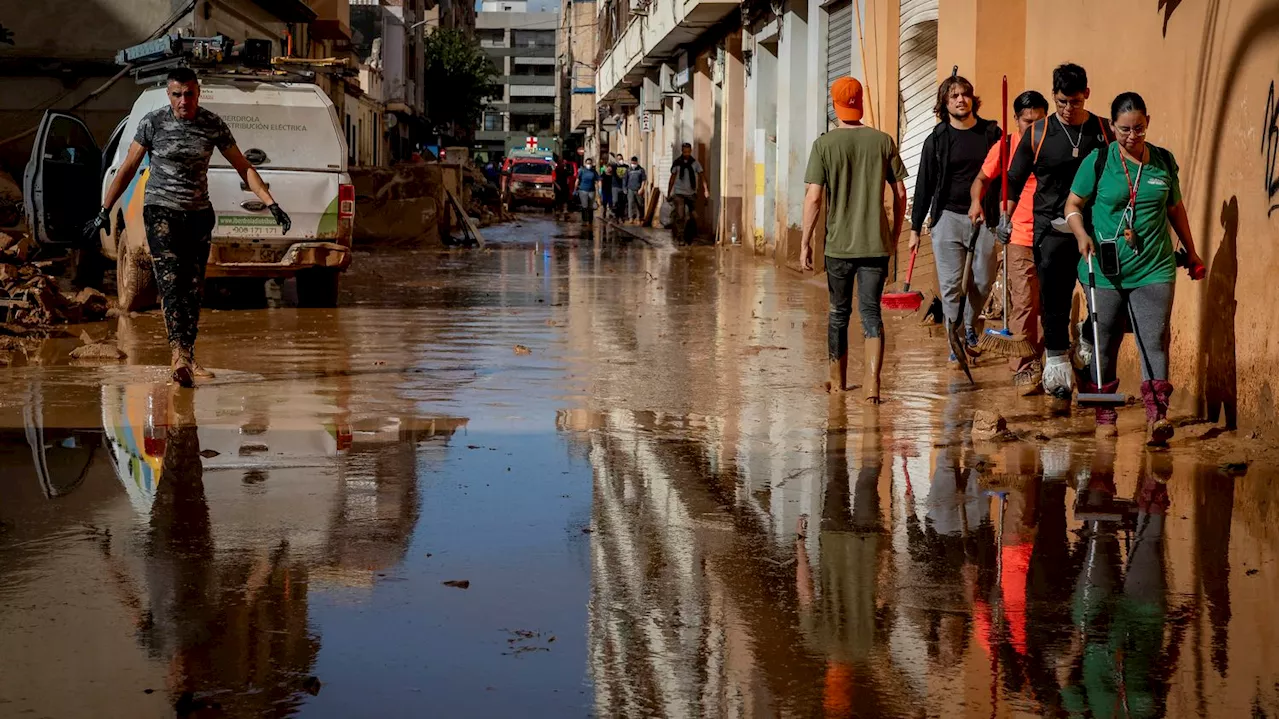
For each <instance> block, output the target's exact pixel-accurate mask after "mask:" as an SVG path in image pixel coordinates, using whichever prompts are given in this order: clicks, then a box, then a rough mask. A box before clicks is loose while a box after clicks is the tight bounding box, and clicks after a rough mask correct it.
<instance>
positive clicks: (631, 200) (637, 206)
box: [627, 190, 644, 220]
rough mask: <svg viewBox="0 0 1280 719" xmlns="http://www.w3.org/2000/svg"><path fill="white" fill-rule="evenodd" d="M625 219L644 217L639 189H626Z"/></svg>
mask: <svg viewBox="0 0 1280 719" xmlns="http://www.w3.org/2000/svg"><path fill="white" fill-rule="evenodd" d="M627 219H630V220H643V219H644V203H643V202H641V201H640V191H639V190H627Z"/></svg>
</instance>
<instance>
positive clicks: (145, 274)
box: [116, 233, 158, 312]
mask: <svg viewBox="0 0 1280 719" xmlns="http://www.w3.org/2000/svg"><path fill="white" fill-rule="evenodd" d="M157 299H158V298H157V295H156V278H155V274H154V272H153V271H152V269H151V256H150V255H148V254H146V253H144V252H141V251H139V250H135V249H133V248H131V247H129V243H128V241H126V239H125V236H124V234H123V233H121V235H120V242H119V244H117V245H116V302H117V303H118V304H119V305H120V310H121V311H122V312H138V311H140V310H144V309H147V308H148V307H151V306H153V305H154V304H155V303H156V300H157Z"/></svg>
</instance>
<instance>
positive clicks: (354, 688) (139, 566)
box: [0, 215, 1280, 718]
mask: <svg viewBox="0 0 1280 719" xmlns="http://www.w3.org/2000/svg"><path fill="white" fill-rule="evenodd" d="M485 236H486V239H488V240H489V242H490V244H489V247H488V249H485V250H482V251H474V250H472V251H463V250H457V251H416V252H415V251H405V250H385V251H384V250H379V251H377V252H375V253H372V254H371V253H360V254H359V255H358V257H357V259H356V262H355V265H354V266H353V269H352V271H351V272H350V273H349V275H348V276H347V278H346V279H345V280H344V282H345V284H344V289H343V293H342V308H341V309H340V310H336V311H334V310H299V309H290V308H288V307H281V308H274V309H255V310H225V311H218V312H208V311H206V314H205V316H204V319H203V323H202V327H201V335H200V341H199V345H198V354H199V356H200V357H201V359H202V361H203V362H204V363H205V364H206V365H208V366H210V367H212V368H215V369H217V370H220V371H219V372H218V378H217V379H216V380H213V381H211V382H208V383H205V384H202V385H201V386H199V387H198V388H197V389H196V390H195V391H194V392H181V391H178V392H174V391H170V390H169V389H168V388H167V387H166V386H165V385H164V384H163V383H162V379H163V377H164V369H163V367H162V366H161V365H162V364H163V363H164V362H165V361H166V360H167V348H166V346H165V345H164V343H163V338H162V334H163V332H162V325H161V319H160V317H159V315H158V314H155V313H151V314H147V315H143V316H140V317H137V318H133V319H128V318H123V319H121V320H120V321H119V324H118V326H117V325H116V324H114V323H113V324H111V325H99V326H96V327H91V328H89V330H90V332H91V333H96V334H97V335H101V334H104V333H107V332H114V333H117V334H118V338H119V342H120V345H121V347H122V348H123V349H124V350H125V351H126V352H128V353H129V360H128V361H127V362H126V363H124V364H122V365H119V366H116V365H112V366H71V365H69V364H68V360H66V359H65V357H66V353H67V352H68V351H69V350H70V349H71V348H72V347H74V346H75V345H76V344H77V342H76V340H73V339H62V340H59V339H53V340H48V341H46V342H45V343H44V344H43V345H41V346H40V347H38V348H36V349H35V350H34V351H32V352H31V353H30V355H26V356H18V357H16V358H15V362H14V366H12V367H10V368H7V369H0V637H3V640H2V641H0V716H37V717H45V716H48V717H81V716H102V717H106V716H113V717H114V716H119V717H167V716H175V715H177V716H193V717H194V716H229V717H262V716H291V715H295V714H298V715H303V716H319V717H364V716H368V717H373V716H377V717H402V716H403V717H420V716H447V717H461V716H468V717H497V716H547V717H570V716H599V717H702V716H760V717H767V716H785V717H818V716H822V717H912V718H915V717H1030V716H1079V717H1157V716H1168V717H1193V716H1209V717H1248V716H1252V717H1276V716H1277V655H1276V646H1277V644H1278V641H1280V638H1278V637H1277V618H1276V617H1277V606H1278V605H1277V584H1278V580H1280V576H1278V575H1277V567H1276V554H1277V513H1276V502H1277V499H1276V498H1277V485H1276V477H1277V467H1276V460H1275V448H1274V447H1266V446H1262V445H1261V444H1260V443H1259V442H1257V441H1252V442H1251V441H1249V440H1247V439H1244V438H1237V437H1235V436H1234V433H1225V434H1224V433H1221V432H1219V431H1217V430H1212V429H1211V428H1210V427H1209V426H1208V425H1200V424H1196V423H1193V422H1189V421H1188V422H1184V423H1183V425H1184V426H1182V427H1180V429H1179V436H1178V437H1177V438H1176V439H1175V441H1174V443H1173V446H1172V448H1171V449H1170V450H1168V451H1161V452H1154V451H1148V450H1147V449H1146V448H1145V447H1144V446H1143V445H1142V443H1141V436H1140V431H1141V428H1140V423H1141V422H1142V418H1141V416H1140V414H1141V410H1140V408H1137V407H1131V408H1129V409H1127V410H1123V411H1122V412H1121V415H1122V417H1121V430H1122V434H1121V436H1120V437H1119V439H1116V440H1103V441H1097V440H1095V439H1094V438H1093V434H1092V421H1091V418H1090V417H1088V416H1085V415H1083V414H1079V415H1078V416H1075V417H1072V418H1066V419H1047V412H1046V407H1045V404H1044V399H1043V398H1026V399H1024V398H1020V397H1016V396H1015V395H1014V394H1013V392H1012V391H1011V389H1010V388H1009V387H1008V386H1007V374H1006V373H1005V371H1004V370H1003V369H1002V367H1000V366H999V364H1000V363H996V362H986V363H984V364H983V365H982V366H980V367H979V368H978V370H977V371H976V372H975V376H976V378H977V379H978V386H977V387H976V388H970V387H969V386H968V384H967V382H965V381H964V380H963V379H962V377H960V376H959V375H957V374H956V373H954V372H953V371H951V370H948V369H947V367H946V366H945V362H944V359H945V356H946V348H945V340H944V339H943V338H942V337H941V336H940V335H939V334H938V333H937V332H936V330H935V331H933V332H930V329H929V328H925V327H921V326H919V325H918V324H917V323H916V320H915V319H912V318H904V317H890V318H888V319H887V325H888V333H889V343H888V347H889V349H888V359H887V369H886V377H885V396H886V398H887V400H888V401H887V402H886V403H885V404H884V405H883V406H881V407H880V408H878V409H876V408H871V407H867V406H864V405H863V404H862V403H861V402H860V400H859V393H858V392H857V391H854V392H851V393H849V394H848V395H847V396H845V397H840V398H834V399H833V398H828V397H827V396H826V395H825V394H823V393H822V392H821V391H820V387H821V382H822V380H823V379H824V374H825V322H826V318H825V310H826V308H825V301H826V300H825V288H824V287H822V286H820V285H819V284H816V283H814V282H812V281H808V282H806V281H802V280H800V279H798V278H797V277H796V276H794V275H789V274H787V273H786V272H785V271H778V270H776V269H775V268H773V267H772V266H770V265H769V264H767V263H765V262H760V261H756V260H753V259H752V258H751V257H749V256H748V255H747V253H746V252H744V251H743V250H741V249H717V248H712V247H697V248H681V249H678V250H677V249H675V248H672V247H670V246H669V245H666V244H665V243H657V244H656V245H655V244H648V243H645V242H641V241H639V240H637V239H633V238H629V237H626V236H624V235H615V234H613V233H612V232H606V231H602V230H599V229H597V231H596V233H595V235H594V236H588V235H586V234H585V233H584V232H582V231H581V230H580V228H579V227H577V225H576V224H566V225H556V224H553V223H551V222H549V221H547V220H545V219H543V218H542V217H538V216H533V215H527V216H523V217H522V218H521V220H520V222H518V223H516V224H512V225H507V226H504V227H500V228H488V229H486V230H485ZM931 335H933V336H931ZM517 346H519V347H517ZM526 350H527V351H526ZM851 354H853V355H854V356H861V352H860V348H855V350H854V351H853V352H851ZM853 364H855V366H856V365H857V363H853ZM851 374H852V375H853V376H855V377H856V376H857V374H858V373H857V371H853V372H851ZM976 408H985V409H998V410H1000V411H1001V412H1003V413H1004V415H1005V416H1006V417H1007V418H1009V421H1010V425H1011V429H1013V430H1014V431H1015V432H1016V433H1017V436H1018V439H1016V440H1014V441H1005V442H1000V443H996V442H981V441H975V440H973V439H972V438H971V437H970V435H969V422H970V420H971V417H972V413H973V410H974V409H976ZM1175 409H1176V407H1175ZM446 582H450V583H452V584H453V585H452V586H450V585H447V584H445V583H446Z"/></svg>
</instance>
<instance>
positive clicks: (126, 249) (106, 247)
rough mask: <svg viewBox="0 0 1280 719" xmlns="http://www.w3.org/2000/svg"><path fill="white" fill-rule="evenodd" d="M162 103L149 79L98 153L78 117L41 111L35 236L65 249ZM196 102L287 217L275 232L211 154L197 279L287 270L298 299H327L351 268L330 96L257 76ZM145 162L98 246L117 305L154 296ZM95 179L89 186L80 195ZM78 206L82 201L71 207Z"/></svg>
mask: <svg viewBox="0 0 1280 719" xmlns="http://www.w3.org/2000/svg"><path fill="white" fill-rule="evenodd" d="M168 104H169V101H168V99H167V98H166V96H165V88H164V87H163V86H157V87H151V88H148V89H147V90H145V91H143V93H142V96H141V97H139V98H138V100H137V101H136V102H135V103H134V105H133V110H132V112H130V113H129V117H127V118H126V119H124V120H123V121H122V122H121V123H120V124H119V125H118V126H117V127H116V129H115V131H114V132H112V134H111V138H110V140H109V141H108V142H107V146H106V148H105V149H104V150H103V151H101V153H99V150H98V148H97V146H96V144H95V143H94V142H93V137H92V135H91V134H90V133H89V131H88V129H87V128H86V127H85V126H84V124H83V123H82V122H81V121H80V120H79V118H77V117H75V116H73V115H68V114H65V113H59V112H54V111H49V112H47V113H46V114H45V117H44V120H43V121H42V122H41V125H40V129H39V131H38V134H37V136H36V142H35V146H34V147H33V148H32V159H31V162H30V163H29V164H28V166H27V173H26V177H25V178H24V185H25V187H24V190H25V197H26V198H27V200H26V202H27V216H28V218H30V221H31V224H32V231H33V234H34V235H35V238H36V240H37V241H38V242H40V243H41V244H52V245H69V246H74V244H76V242H77V241H78V233H79V227H82V226H83V224H84V222H86V221H87V220H88V219H90V218H91V217H92V216H93V214H94V213H95V212H96V211H97V207H96V206H95V205H94V202H95V201H97V202H101V198H102V197H103V196H104V195H105V194H106V188H107V186H108V185H109V184H110V182H111V181H112V179H113V178H114V177H115V173H116V172H117V170H118V169H119V167H120V165H121V163H123V162H124V158H125V155H126V154H127V153H128V149H129V145H130V143H131V142H132V141H133V136H134V134H135V133H136V132H137V128H138V122H139V121H140V120H141V119H142V117H143V116H144V115H146V114H147V113H149V112H151V111H152V110H155V109H158V108H162V107H167V106H168ZM200 105H201V106H202V107H205V108H208V109H209V110H212V111H213V112H215V113H217V114H218V115H219V116H221V117H222V119H223V120H224V121H225V122H226V123H227V125H228V126H229V127H230V128H231V133H232V135H234V137H235V140H236V145H237V146H239V148H240V150H241V151H242V152H243V153H244V156H245V158H246V159H248V160H249V162H250V163H251V164H252V165H253V166H254V167H256V168H257V170H258V173H259V174H260V175H262V179H263V180H264V181H265V182H266V183H267V185H268V187H269V188H270V190H271V194H272V196H273V197H274V198H275V199H276V201H277V202H279V203H280V206H281V207H283V208H284V209H285V211H286V212H288V213H289V217H290V218H292V220H293V228H292V229H291V230H290V231H289V234H288V235H287V236H286V235H283V234H282V233H281V229H280V227H279V226H278V225H276V223H275V221H274V220H273V219H272V217H271V213H270V212H269V211H268V210H267V208H266V206H265V205H263V203H262V202H261V201H260V200H258V198H257V197H256V196H254V194H253V193H252V192H250V191H249V187H248V185H247V184H245V183H244V182H242V181H241V180H240V176H239V175H238V174H237V173H236V171H235V170H234V169H233V168H232V167H231V166H230V164H228V163H227V161H226V159H225V158H223V157H222V155H221V154H220V153H218V152H214V153H213V159H212V161H211V163H210V167H209V198H210V200H211V201H212V203H213V209H214V212H215V213H216V215H217V223H216V225H215V226H214V229H213V247H212V249H211V251H210V253H209V265H208V271H207V276H208V277H209V278H211V279H216V278H261V279H264V280H265V279H267V278H281V279H283V278H288V277H296V278H297V283H298V299H299V302H300V303H301V304H303V305H306V306H333V305H334V304H336V302H337V293H338V277H339V274H340V273H341V272H342V271H343V270H345V269H346V268H347V266H348V265H350V264H351V230H352V224H353V220H354V217H355V187H354V186H353V185H352V184H351V176H350V175H349V174H348V173H347V147H346V140H345V138H344V136H343V132H342V127H341V125H339V124H338V115H337V113H336V112H335V111H334V107H333V103H332V102H331V101H330V100H329V98H328V97H327V96H326V95H325V94H324V92H323V91H322V90H321V89H320V88H319V87H317V86H316V85H312V84H308V83H283V82H262V81H260V80H257V79H252V80H251V79H246V80H222V79H204V80H202V81H201V91H200ZM149 166H150V160H149V159H147V160H144V161H143V164H142V169H141V171H140V172H139V174H138V176H137V177H135V178H134V179H133V181H132V182H130V183H129V186H128V188H127V189H126V190H125V192H124V194H123V195H122V196H121V198H120V200H119V201H118V202H117V203H116V206H115V207H113V208H112V211H111V228H110V230H109V231H104V232H103V233H102V251H103V254H105V255H106V256H107V257H108V258H110V259H113V260H115V261H116V268H117V282H116V284H117V286H118V294H119V299H120V306H121V307H122V308H125V309H128V310H136V309H140V308H142V307H146V306H150V305H152V304H154V303H155V300H156V293H155V281H154V278H153V277H152V274H151V263H150V262H146V261H144V260H145V259H146V256H147V242H146V234H145V231H144V229H143V224H142V202H143V195H144V194H145V187H146V182H147V177H148V176H149ZM90 177H96V183H95V184H96V185H97V186H98V192H93V191H92V190H89V191H87V192H86V191H85V190H84V189H82V188H83V186H84V185H85V184H86V183H87V181H88V179H89V178H90ZM82 204H83V206H81V205H82Z"/></svg>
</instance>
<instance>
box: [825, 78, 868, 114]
mask: <svg viewBox="0 0 1280 719" xmlns="http://www.w3.org/2000/svg"><path fill="white" fill-rule="evenodd" d="M831 104H832V105H834V106H835V110H836V117H838V118H840V120H842V121H843V122H857V121H859V120H861V119H862V83H860V82H858V81H857V80H855V79H853V78H851V77H842V78H840V79H839V80H836V81H835V82H833V83H831Z"/></svg>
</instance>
